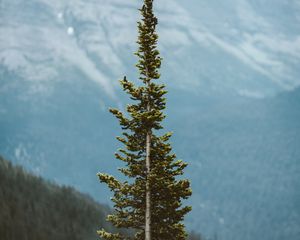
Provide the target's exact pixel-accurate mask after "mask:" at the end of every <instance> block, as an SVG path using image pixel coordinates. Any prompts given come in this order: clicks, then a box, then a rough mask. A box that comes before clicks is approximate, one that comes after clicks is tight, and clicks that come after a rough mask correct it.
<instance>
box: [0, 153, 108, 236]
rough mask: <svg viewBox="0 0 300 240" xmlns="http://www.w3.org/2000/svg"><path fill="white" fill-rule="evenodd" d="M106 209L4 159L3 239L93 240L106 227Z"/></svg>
mask: <svg viewBox="0 0 300 240" xmlns="http://www.w3.org/2000/svg"><path fill="white" fill-rule="evenodd" d="M109 211H110V209H109V208H108V207H106V206H103V205H100V204H98V203H96V202H95V201H93V200H92V199H91V198H90V197H88V196H87V195H83V194H81V193H79V192H77V191H76V190H74V189H73V188H71V187H59V186H57V185H55V184H52V183H49V182H46V181H45V180H43V179H42V178H40V177H36V176H33V175H31V174H29V173H26V172H25V171H24V170H23V169H22V168H21V167H15V166H13V165H12V164H11V163H10V162H8V161H6V160H4V159H3V158H2V157H0V239H1V240H17V239H18V240H50V239H51V240H68V239H70V240H71V239H72V240H81V239H84V240H89V239H97V238H98V236H97V234H96V230H97V229H99V228H101V227H105V228H108V229H111V227H110V226H109V225H108V224H107V223H106V221H105V216H106V215H107V213H108V212H109Z"/></svg>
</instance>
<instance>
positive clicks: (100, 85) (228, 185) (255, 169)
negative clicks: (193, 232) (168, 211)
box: [0, 0, 300, 240]
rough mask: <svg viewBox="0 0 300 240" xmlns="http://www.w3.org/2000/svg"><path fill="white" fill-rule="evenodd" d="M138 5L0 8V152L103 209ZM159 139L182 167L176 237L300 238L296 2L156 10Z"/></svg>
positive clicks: (162, 5)
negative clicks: (168, 137) (185, 211)
mask: <svg viewBox="0 0 300 240" xmlns="http://www.w3.org/2000/svg"><path fill="white" fill-rule="evenodd" d="M140 4H141V1H130V2H129V1H128V2H125V1H123V0H97V1H96V0H69V1H68V0H65V1H61V0H52V1H47V0H26V1H25V0H1V1H0V132H1V134H0V154H3V155H4V156H5V157H6V158H9V159H11V160H12V161H14V162H17V163H19V164H22V165H24V166H26V167H27V168H28V169H30V170H32V171H34V172H35V173H37V174H41V175H43V176H46V177H48V178H49V179H52V180H54V181H57V182H58V183H61V184H72V185H74V186H76V187H77V188H78V189H80V190H81V191H84V192H88V193H90V194H92V195H93V196H94V197H95V198H97V199H98V200H99V201H101V202H108V201H109V197H108V192H107V190H106V189H105V187H104V186H103V185H100V184H99V183H98V181H97V178H96V176H95V174H96V173H97V172H98V171H102V172H111V173H113V174H116V169H117V167H118V165H119V163H118V162H117V161H115V160H114V159H113V152H114V151H115V150H116V149H117V148H118V146H119V145H118V143H117V142H116V141H115V140H114V136H116V135H118V134H119V133H120V129H119V126H118V124H117V121H115V120H114V119H113V117H112V116H111V115H110V114H109V113H108V112H107V108H108V107H110V106H119V107H121V108H122V107H123V106H124V104H126V103H127V102H128V100H127V98H126V96H124V94H123V93H122V92H121V89H120V88H119V86H118V81H117V80H118V79H119V78H121V77H123V75H127V76H128V78H129V79H133V80H135V79H137V73H136V70H135V68H134V64H135V62H136V58H135V57H134V56H133V54H132V53H133V52H134V51H135V50H136V49H137V45H136V44H135V41H136V37H137V33H136V21H137V20H138V19H139V15H138V11H137V8H138V7H139V5H140ZM155 7H156V12H157V15H158V18H159V28H158V31H159V35H160V42H159V48H160V50H161V55H162V57H163V58H164V61H163V68H162V80H163V81H164V82H165V83H166V84H167V86H168V89H169V90H170V93H169V98H168V107H169V108H168V110H167V113H168V118H167V120H166V122H165V125H166V130H173V131H174V132H175V135H174V137H173V141H174V142H173V143H174V144H173V145H174V150H175V152H176V153H177V154H178V156H179V157H180V158H183V159H184V160H186V161H187V162H189V163H190V167H189V168H188V170H187V177H189V178H191V179H192V183H193V189H194V194H193V197H192V199H191V200H190V203H191V204H192V205H193V209H194V210H193V212H192V213H191V215H190V216H189V217H188V218H187V224H188V226H189V228H193V229H197V230H199V231H201V232H202V233H204V234H205V235H206V236H210V237H213V236H218V239H225V240H226V239H231V240H240V239H244V240H250V239H251V240H252V239H264V240H269V239H270V240H271V239H272V240H277V239H280V240H282V239H289V240H296V239H298V237H299V235H300V227H299V226H300V205H299V202H300V195H299V194H300V193H299V190H298V189H299V188H300V184H299V183H300V179H299V178H300V165H299V163H300V152H299V149H300V148H299V142H300V125H299V123H300V111H299V103H300V98H299V96H300V94H299V88H298V87H299V85H300V78H299V76H300V68H299V65H300V4H299V1H297V0H281V1H279V0H278V1H277V0H276V1H274V0H273V1H271V0H267V1H266V0H264V1H263V0H251V1H250V0H228V1H221V0H211V1H204V0H203V1H202V0H188V1H184V2H182V1H179V0H176V1H175V0H174V1H171V0H163V1H156V6H155Z"/></svg>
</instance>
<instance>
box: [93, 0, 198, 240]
mask: <svg viewBox="0 0 300 240" xmlns="http://www.w3.org/2000/svg"><path fill="white" fill-rule="evenodd" d="M140 12H141V15H142V19H141V21H140V22H138V30H139V37H138V41H137V43H138V44H139V49H138V52H137V53H135V54H136V55H137V56H138V58H139V61H138V64H137V65H136V66H137V68H138V70H139V72H140V78H139V79H140V82H141V84H140V85H139V86H137V85H135V84H134V83H132V82H130V81H128V80H127V79H126V77H124V79H123V80H121V81H120V83H121V85H122V87H123V90H124V91H125V92H127V93H128V94H129V95H130V98H131V99H132V100H133V102H134V104H130V105H127V114H126V115H125V114H124V113H122V112H121V111H119V110H117V109H110V112H111V113H112V114H114V115H115V116H116V118H117V119H118V120H119V122H120V125H121V126H122V129H123V130H124V132H123V133H122V136H120V137H117V139H118V140H119V141H120V142H121V143H123V144H124V145H125V148H124V149H119V151H118V152H117V153H115V157H116V158H117V159H119V160H121V161H123V162H124V163H125V167H123V168H121V169H119V170H120V172H121V173H123V174H124V175H125V176H127V177H128V179H129V180H128V181H125V182H121V181H119V180H117V179H116V178H114V177H113V176H110V175H107V174H98V176H99V178H100V181H101V182H104V183H106V184H107V185H108V187H109V188H110V189H111V191H113V193H114V197H113V198H112V201H113V202H114V209H115V213H114V214H113V215H109V216H108V220H109V221H110V222H112V223H113V225H115V226H116V227H117V228H129V229H133V230H134V231H135V236H134V238H133V239H135V240H168V239H176V240H182V239H186V237H187V234H186V232H185V228H184V224H183V223H182V221H183V218H184V216H185V214H186V213H188V212H189V211H190V210H191V207H189V206H183V205H182V202H181V200H182V199H187V198H188V197H189V196H190V195H191V193H192V192H191V189H190V183H189V181H188V180H183V179H178V176H180V175H182V174H183V170H184V168H185V167H186V166H187V164H186V163H184V162H183V161H181V160H176V155H175V154H174V153H172V147H171V145H170V143H169V139H170V137H171V135H172V134H171V133H170V132H168V133H165V134H162V135H160V133H161V131H162V130H161V129H163V127H162V125H161V122H162V120H163V119H164V118H165V115H164V113H163V110H164V109H165V107H166V98H165V94H166V93H167V91H166V90H165V85H163V84H159V83H157V80H158V79H159V78H160V74H159V71H158V70H159V68H160V66H161V58H160V56H159V51H158V50H157V41H158V35H157V33H156V25H157V18H156V17H155V16H154V14H153V0H144V4H143V6H142V8H141V9H140ZM158 130H160V131H158ZM98 234H99V235H100V237H102V238H103V239H107V240H120V239H132V238H129V237H125V236H122V235H121V234H112V233H108V232H106V231H105V230H104V229H102V230H101V231H98Z"/></svg>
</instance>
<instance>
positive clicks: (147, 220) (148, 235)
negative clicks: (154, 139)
mask: <svg viewBox="0 0 300 240" xmlns="http://www.w3.org/2000/svg"><path fill="white" fill-rule="evenodd" d="M150 144H151V134H150V133H149V132H148V133H147V137H146V173H147V176H146V214H145V240H151V199H150V196H151V190H150V183H149V177H148V176H149V174H150Z"/></svg>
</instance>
